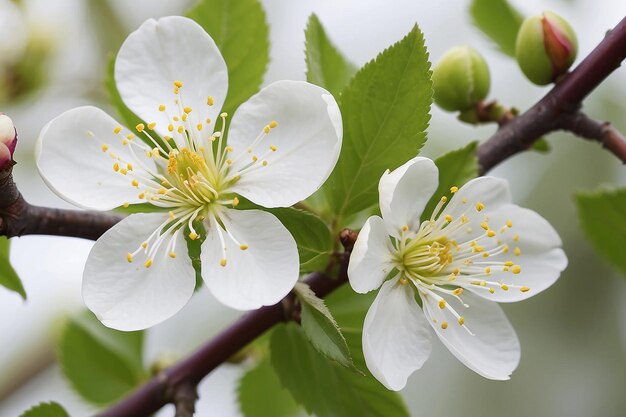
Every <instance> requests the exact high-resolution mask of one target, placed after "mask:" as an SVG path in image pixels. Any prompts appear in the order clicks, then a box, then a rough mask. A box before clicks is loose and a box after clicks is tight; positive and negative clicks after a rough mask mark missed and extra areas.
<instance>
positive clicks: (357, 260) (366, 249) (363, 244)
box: [348, 216, 393, 293]
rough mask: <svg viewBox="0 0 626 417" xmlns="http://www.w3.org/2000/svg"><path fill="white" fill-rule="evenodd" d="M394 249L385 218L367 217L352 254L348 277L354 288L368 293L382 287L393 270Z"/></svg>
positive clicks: (359, 291)
mask: <svg viewBox="0 0 626 417" xmlns="http://www.w3.org/2000/svg"><path fill="white" fill-rule="evenodd" d="M392 251H393V247H391V242H390V240H389V234H388V233H387V229H386V227H385V222H384V221H383V219H381V218H380V217H378V216H372V217H370V218H369V219H367V221H366V222H365V224H364V225H363V228H362V229H361V231H360V232H359V237H358V238H357V240H356V242H355V243H354V249H352V253H351V254H350V263H349V264H348V278H349V279H350V285H351V286H352V289H354V291H356V292H358V293H366V292H368V291H372V290H374V289H376V288H378V287H380V284H381V283H382V282H383V281H384V280H385V278H386V277H387V275H389V273H390V272H391V271H392V270H393V263H392Z"/></svg>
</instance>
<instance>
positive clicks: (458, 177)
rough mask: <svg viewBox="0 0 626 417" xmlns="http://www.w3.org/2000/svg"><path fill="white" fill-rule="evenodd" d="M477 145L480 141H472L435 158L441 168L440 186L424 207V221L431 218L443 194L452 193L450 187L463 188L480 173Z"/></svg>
mask: <svg viewBox="0 0 626 417" xmlns="http://www.w3.org/2000/svg"><path fill="white" fill-rule="evenodd" d="M476 146H478V143H477V142H472V143H470V144H468V145H467V146H465V147H463V148H461V149H457V150H454V151H451V152H448V153H447V154H445V155H442V156H440V157H439V158H437V159H436V160H435V164H436V165H437V168H439V186H438V187H437V191H435V193H434V194H433V196H432V197H431V198H430V200H429V201H428V204H426V207H425V208H424V212H423V213H422V218H421V220H422V221H424V220H427V219H429V218H430V215H431V214H432V212H433V210H434V209H435V206H436V205H437V203H438V202H439V200H441V197H442V196H449V195H450V187H453V186H455V187H459V188H461V187H462V186H463V184H465V183H466V182H467V181H469V180H471V179H472V178H475V177H476V176H477V175H478V160H477V159H476Z"/></svg>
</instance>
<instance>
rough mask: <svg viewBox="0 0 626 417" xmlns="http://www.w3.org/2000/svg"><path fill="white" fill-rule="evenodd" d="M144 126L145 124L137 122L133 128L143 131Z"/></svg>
mask: <svg viewBox="0 0 626 417" xmlns="http://www.w3.org/2000/svg"><path fill="white" fill-rule="evenodd" d="M145 128H146V126H145V125H144V124H143V123H139V124H138V125H137V126H135V129H137V132H139V133H141V132H143V130H144V129H145Z"/></svg>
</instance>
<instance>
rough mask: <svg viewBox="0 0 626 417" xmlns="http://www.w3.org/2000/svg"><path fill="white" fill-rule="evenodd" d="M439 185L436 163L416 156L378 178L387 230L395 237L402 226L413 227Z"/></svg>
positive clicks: (414, 228)
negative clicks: (388, 228)
mask: <svg viewBox="0 0 626 417" xmlns="http://www.w3.org/2000/svg"><path fill="white" fill-rule="evenodd" d="M438 185H439V170H438V169H437V166H436V165H435V163H434V162H433V161H432V160H430V159H428V158H424V157H419V156H418V157H416V158H413V159H411V160H410V161H408V162H407V163H405V164H404V165H402V166H400V167H399V168H397V169H395V170H393V171H392V172H389V170H387V171H386V172H385V173H384V174H383V176H382V177H381V178H380V182H379V183H378V192H379V194H380V211H381V213H382V215H383V219H385V222H386V223H387V224H388V225H389V226H391V227H390V228H391V229H392V230H390V232H393V235H394V236H398V237H399V234H400V231H401V229H402V227H403V226H408V228H409V230H414V231H415V230H416V229H417V228H418V227H419V224H420V216H421V215H422V212H423V211H424V207H425V206H426V204H427V203H428V200H430V197H431V196H432V195H433V193H434V192H435V190H437V186H438Z"/></svg>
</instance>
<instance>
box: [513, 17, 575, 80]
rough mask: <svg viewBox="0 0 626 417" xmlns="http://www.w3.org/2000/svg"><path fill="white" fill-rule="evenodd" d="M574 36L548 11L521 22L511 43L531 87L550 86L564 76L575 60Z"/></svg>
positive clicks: (562, 21)
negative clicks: (514, 40)
mask: <svg viewBox="0 0 626 417" xmlns="http://www.w3.org/2000/svg"><path fill="white" fill-rule="evenodd" d="M577 52H578V41H577V40H576V33H574V30H573V29H572V27H571V26H570V25H569V24H568V23H567V22H566V21H565V20H563V18H562V17H561V16H559V15H557V14H555V13H552V12H544V13H543V14H542V15H541V16H532V17H529V18H527V19H526V20H524V23H522V26H521V27H520V30H519V32H518V33H517V40H516V43H515V56H516V57H517V62H518V64H519V66H520V68H521V69H522V72H523V73H524V75H526V77H527V78H528V79H529V80H530V81H532V82H533V83H535V84H538V85H546V84H550V83H552V82H554V81H556V79H557V78H558V77H560V76H561V75H563V74H565V73H566V72H567V70H568V69H569V67H570V66H571V65H572V64H573V63H574V60H575V59H576V53H577Z"/></svg>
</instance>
